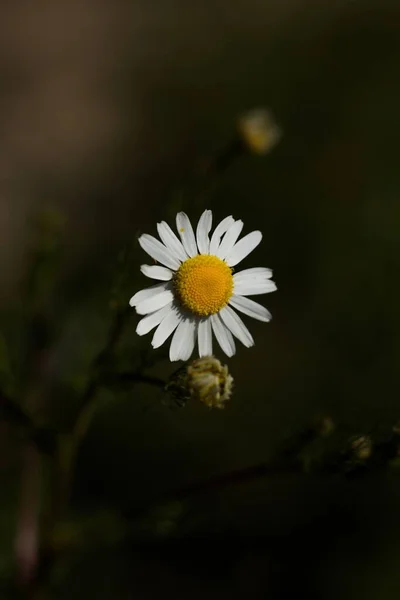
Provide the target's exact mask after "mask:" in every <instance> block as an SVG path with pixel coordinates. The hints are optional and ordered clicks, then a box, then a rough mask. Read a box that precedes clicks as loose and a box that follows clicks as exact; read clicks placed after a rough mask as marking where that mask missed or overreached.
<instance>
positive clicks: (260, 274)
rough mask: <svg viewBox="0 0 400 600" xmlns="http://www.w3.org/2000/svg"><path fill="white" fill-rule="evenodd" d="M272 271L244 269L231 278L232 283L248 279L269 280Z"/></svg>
mask: <svg viewBox="0 0 400 600" xmlns="http://www.w3.org/2000/svg"><path fill="white" fill-rule="evenodd" d="M271 277H272V271H271V269H267V268H266V267H252V268H251V269H244V270H243V271H238V272H237V273H235V275H234V276H233V279H234V281H244V280H249V279H252V280H253V279H262V280H264V279H271Z"/></svg>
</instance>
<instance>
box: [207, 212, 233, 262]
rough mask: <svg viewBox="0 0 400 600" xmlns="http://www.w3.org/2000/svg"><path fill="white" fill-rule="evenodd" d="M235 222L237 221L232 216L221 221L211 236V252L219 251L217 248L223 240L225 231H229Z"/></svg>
mask: <svg viewBox="0 0 400 600" xmlns="http://www.w3.org/2000/svg"><path fill="white" fill-rule="evenodd" d="M234 222H235V220H234V218H233V217H232V216H229V217H225V219H223V220H222V221H221V223H219V225H217V227H216V228H215V231H214V233H213V234H212V236H211V242H210V254H214V255H215V253H216V252H217V250H218V248H219V244H220V242H221V237H222V236H223V235H224V233H225V232H226V231H228V229H229V227H230V226H231V225H233V224H234Z"/></svg>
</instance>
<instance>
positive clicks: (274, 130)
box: [238, 108, 282, 154]
mask: <svg viewBox="0 0 400 600" xmlns="http://www.w3.org/2000/svg"><path fill="white" fill-rule="evenodd" d="M238 128H239V134H240V136H241V138H242V140H243V141H244V143H245V145H246V146H247V148H248V149H249V150H250V151H251V152H254V153H255V154H266V153H267V152H269V151H270V150H271V149H272V148H273V147H274V146H275V145H276V144H277V143H278V142H279V140H280V138H281V136H282V132H281V130H280V128H279V127H278V125H277V124H276V122H275V120H274V118H273V116H272V115H271V113H270V112H269V111H268V110H267V109H265V108H256V109H253V110H250V111H248V112H247V113H245V114H244V115H242V116H241V117H240V119H239V123H238Z"/></svg>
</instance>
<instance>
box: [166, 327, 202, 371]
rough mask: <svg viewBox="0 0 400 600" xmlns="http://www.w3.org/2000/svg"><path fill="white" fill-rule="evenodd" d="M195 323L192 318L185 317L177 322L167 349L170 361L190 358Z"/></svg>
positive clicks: (194, 336)
mask: <svg viewBox="0 0 400 600" xmlns="http://www.w3.org/2000/svg"><path fill="white" fill-rule="evenodd" d="M196 325H197V324H196V321H195V320H194V319H185V320H184V321H181V322H180V323H179V325H178V327H177V329H176V331H175V333H174V337H173V338H172V342H171V346H170V349H169V358H170V360H171V361H172V362H173V361H175V360H188V359H189V358H190V356H191V354H192V352H193V349H194V344H195V339H196Z"/></svg>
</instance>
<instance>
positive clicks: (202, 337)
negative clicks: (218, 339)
mask: <svg viewBox="0 0 400 600" xmlns="http://www.w3.org/2000/svg"><path fill="white" fill-rule="evenodd" d="M197 335H198V344H199V356H211V355H212V333H211V321H210V319H209V318H206V319H202V320H201V321H200V322H199V329H198V334H197Z"/></svg>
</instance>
